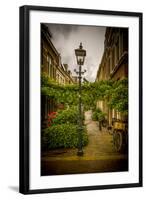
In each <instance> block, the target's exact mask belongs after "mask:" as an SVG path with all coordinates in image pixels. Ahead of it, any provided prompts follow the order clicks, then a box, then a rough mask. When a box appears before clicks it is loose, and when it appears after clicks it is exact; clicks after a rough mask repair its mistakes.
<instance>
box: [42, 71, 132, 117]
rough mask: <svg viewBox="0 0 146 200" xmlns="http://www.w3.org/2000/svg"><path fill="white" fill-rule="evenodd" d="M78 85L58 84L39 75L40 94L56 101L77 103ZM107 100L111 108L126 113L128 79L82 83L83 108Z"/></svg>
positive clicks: (91, 107) (70, 103) (45, 76)
mask: <svg viewBox="0 0 146 200" xmlns="http://www.w3.org/2000/svg"><path fill="white" fill-rule="evenodd" d="M78 91H79V88H78V85H77V84H70V85H60V84H58V83H57V82H55V81H53V80H51V79H49V78H48V76H47V75H46V74H42V77H41V94H42V95H47V96H50V97H54V98H55V99H56V101H57V102H58V103H65V104H66V105H69V106H71V105H78ZM105 99H106V100H107V102H108V105H109V107H110V108H111V109H112V108H114V109H115V110H117V111H119V112H122V113H124V114H127V113H128V79H123V80H118V81H113V80H107V81H99V82H94V83H84V84H82V103H83V105H84V109H85V110H89V109H93V108H94V109H95V108H96V102H97V101H98V100H105Z"/></svg>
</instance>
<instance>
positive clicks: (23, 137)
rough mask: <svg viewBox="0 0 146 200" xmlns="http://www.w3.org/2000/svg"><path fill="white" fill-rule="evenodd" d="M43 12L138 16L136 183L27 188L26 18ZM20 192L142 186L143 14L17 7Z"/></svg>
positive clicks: (27, 92) (27, 20)
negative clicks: (137, 165)
mask: <svg viewBox="0 0 146 200" xmlns="http://www.w3.org/2000/svg"><path fill="white" fill-rule="evenodd" d="M32 10H34V11H44V12H52V11H55V12H65V13H66V12H67V13H83V14H95V15H97V14H98V15H99V14H101V15H112V16H115V17H116V16H119V15H120V16H127V17H129V16H130V17H138V19H139V182H138V183H129V184H114V185H97V186H81V187H68V188H50V189H49V188H48V189H34V190H31V189H30V188H29V177H30V172H29V158H30V157H29V153H30V148H29V140H30V136H29V128H30V126H31V124H30V121H29V114H30V113H29V112H30V103H29V92H30V90H29V88H30V81H29V60H30V54H29V42H30V38H29V18H30V11H32ZM19 17H20V21H19V23H20V24H19V27H20V29H19V31H20V32H19V33H20V38H19V39H20V135H19V138H20V174H19V176H20V179H19V186H20V189H19V191H20V193H22V194H35V193H51V192H67V191H83V190H98V189H113V188H129V187H141V186H142V18H143V16H142V13H137V12H121V11H105V10H89V9H75V8H63V7H45V6H28V5H27V6H22V7H20V16H19Z"/></svg>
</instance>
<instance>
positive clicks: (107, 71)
mask: <svg viewBox="0 0 146 200" xmlns="http://www.w3.org/2000/svg"><path fill="white" fill-rule="evenodd" d="M125 77H127V78H128V29H127V28H111V27H108V28H106V32H105V40H104V53H103V56H102V59H101V63H100V65H99V69H98V71H97V76H96V81H101V80H110V79H112V80H115V81H116V80H121V79H123V78H125ZM97 107H99V108H100V109H101V110H102V111H103V112H105V113H106V114H107V120H108V123H109V124H111V122H112V118H116V119H123V116H122V114H121V113H119V112H117V111H116V110H114V109H113V110H110V109H109V108H108V106H107V102H106V101H98V102H97Z"/></svg>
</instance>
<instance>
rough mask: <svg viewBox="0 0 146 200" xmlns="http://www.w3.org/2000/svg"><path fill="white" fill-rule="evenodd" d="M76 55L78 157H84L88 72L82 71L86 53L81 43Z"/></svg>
mask: <svg viewBox="0 0 146 200" xmlns="http://www.w3.org/2000/svg"><path fill="white" fill-rule="evenodd" d="M75 54H76V57H77V64H78V65H79V71H76V70H74V71H75V72H76V74H78V79H79V120H78V134H79V135H78V136H79V138H78V139H79V140H78V152H77V155H78V156H83V144H82V141H83V120H82V85H81V84H82V74H84V73H85V72H86V70H84V71H82V65H83V64H84V60H85V56H86V51H85V50H84V49H83V46H82V43H80V46H79V49H75Z"/></svg>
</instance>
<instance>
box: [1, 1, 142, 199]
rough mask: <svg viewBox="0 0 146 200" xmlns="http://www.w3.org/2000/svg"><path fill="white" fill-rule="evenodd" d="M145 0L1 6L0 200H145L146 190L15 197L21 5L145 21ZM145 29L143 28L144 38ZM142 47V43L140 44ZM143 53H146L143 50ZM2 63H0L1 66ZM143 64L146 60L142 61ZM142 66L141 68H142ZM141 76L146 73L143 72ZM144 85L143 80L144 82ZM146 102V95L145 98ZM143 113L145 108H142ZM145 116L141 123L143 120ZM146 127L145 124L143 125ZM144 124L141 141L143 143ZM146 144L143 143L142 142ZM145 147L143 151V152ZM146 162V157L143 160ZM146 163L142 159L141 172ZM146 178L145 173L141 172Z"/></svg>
mask: <svg viewBox="0 0 146 200" xmlns="http://www.w3.org/2000/svg"><path fill="white" fill-rule="evenodd" d="M144 2H145V1H144V0H139V1H130V0H129V1H127V0H122V1H117V0H110V1H108V0H107V1H106V0H102V1H98V0H90V1H88V0H87V1H85V0H80V1H73V0H63V1H59V0H58V1H57V0H51V1H49V0H40V1H38V0H36V1H34V0H30V1H28V0H27V1H25V0H18V1H17V0H3V1H1V6H0V20H1V23H0V24H1V27H0V28H1V30H0V50H1V51H0V55H1V59H0V70H1V71H0V92H1V98H0V101H1V103H0V136H1V139H0V199H2V200H5V199H7V200H9V199H11V200H13V199H15V200H19V199H34V200H35V199H41V200H43V199H48V198H49V199H57V200H58V199H69V200H71V199H76V200H77V199H82V198H83V199H91V198H92V199H103V200H104V199H106V200H107V199H108V200H110V199H112V200H117V199H118V200H123V199H128V198H129V199H131V198H132V199H133V200H136V199H145V197H144V196H145V195H146V186H145V181H144V187H143V188H131V189H116V190H100V191H90V192H87V191H86V192H72V193H70V192H69V193H58V194H42V195H28V196H24V195H21V194H19V193H18V172H19V167H18V163H19V162H18V161H19V159H18V158H19V157H18V156H19V148H18V142H19V114H18V111H19V106H18V105H19V9H18V7H19V6H21V5H31V4H32V5H44V6H62V7H79V8H90V9H102V10H108V9H109V10H121V11H134V12H143V13H144V21H146V17H145V14H146V11H145V12H144V8H145V5H144ZM145 34H146V26H145V24H144V35H145ZM143 43H145V39H144V40H143ZM144 52H145V49H144ZM1 61H2V62H1ZM144 64H145V60H144ZM144 64H143V65H144ZM143 73H144V74H145V73H146V70H145V69H144V72H143ZM144 85H146V79H145V80H144ZM144 102H146V92H145V94H144ZM143 110H145V106H144V107H143ZM145 117H146V116H145V113H144V119H145ZM145 124H146V123H145ZM145 124H144V131H143V132H144V138H143V141H146V137H145V131H146V125H145ZM144 143H145V142H144ZM145 150H146V147H144V152H145ZM145 158H146V157H145ZM145 167H146V159H144V169H145ZM144 178H145V171H144Z"/></svg>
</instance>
